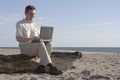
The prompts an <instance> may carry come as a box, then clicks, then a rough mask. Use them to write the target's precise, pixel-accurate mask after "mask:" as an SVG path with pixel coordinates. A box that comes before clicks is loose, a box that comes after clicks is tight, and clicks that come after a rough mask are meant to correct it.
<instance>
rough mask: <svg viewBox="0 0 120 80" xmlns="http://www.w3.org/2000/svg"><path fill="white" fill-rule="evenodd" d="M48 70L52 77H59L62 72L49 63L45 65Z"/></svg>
mask: <svg viewBox="0 0 120 80" xmlns="http://www.w3.org/2000/svg"><path fill="white" fill-rule="evenodd" d="M47 67H48V68H49V73H50V74H52V75H60V74H62V73H63V72H62V71H61V70H58V69H57V68H56V67H55V66H53V65H52V64H51V63H50V64H48V65H47Z"/></svg>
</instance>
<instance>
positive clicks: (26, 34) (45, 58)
mask: <svg viewBox="0 0 120 80" xmlns="http://www.w3.org/2000/svg"><path fill="white" fill-rule="evenodd" d="M35 14H36V8H35V7H34V6H33V5H28V6H26V8H25V18H24V19H23V20H21V21H19V22H17V24H16V40H17V41H18V42H19V47H20V51H21V53H22V54H24V55H27V56H39V57H40V64H39V65H38V68H37V69H36V72H37V73H50V74H53V75H59V74H62V71H61V70H58V69H57V68H56V67H55V66H54V65H53V63H52V61H51V58H50V54H51V47H52V43H51V42H41V41H39V35H40V30H39V28H38V25H37V24H36V23H35V22H33V19H34V17H35ZM28 67H29V66H28ZM46 69H47V70H46Z"/></svg>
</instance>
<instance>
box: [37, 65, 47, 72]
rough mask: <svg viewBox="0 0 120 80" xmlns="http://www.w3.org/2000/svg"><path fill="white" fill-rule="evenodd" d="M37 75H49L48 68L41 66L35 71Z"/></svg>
mask: <svg viewBox="0 0 120 80" xmlns="http://www.w3.org/2000/svg"><path fill="white" fill-rule="evenodd" d="M35 72H36V73H48V69H47V67H45V66H44V65H39V66H38V67H37V69H36V70H35Z"/></svg>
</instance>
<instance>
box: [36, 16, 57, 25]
mask: <svg viewBox="0 0 120 80" xmlns="http://www.w3.org/2000/svg"><path fill="white" fill-rule="evenodd" d="M36 21H37V22H39V23H40V24H45V23H50V22H56V20H55V19H50V18H48V17H39V18H36Z"/></svg>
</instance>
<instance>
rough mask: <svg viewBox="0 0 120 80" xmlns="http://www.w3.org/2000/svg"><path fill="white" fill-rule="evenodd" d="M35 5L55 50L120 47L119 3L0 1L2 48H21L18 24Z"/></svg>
mask: <svg viewBox="0 0 120 80" xmlns="http://www.w3.org/2000/svg"><path fill="white" fill-rule="evenodd" d="M29 4H31V5H34V6H35V7H36V9H37V14H36V17H35V22H37V23H38V24H39V27H40V26H53V27H54V32H53V44H54V45H53V46H54V47H120V0H0V5H1V7H0V47H18V42H17V41H16V38H15V34H16V27H15V25H16V22H17V21H19V20H21V19H23V18H24V17H25V16H24V8H25V7H26V6H27V5H29Z"/></svg>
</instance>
